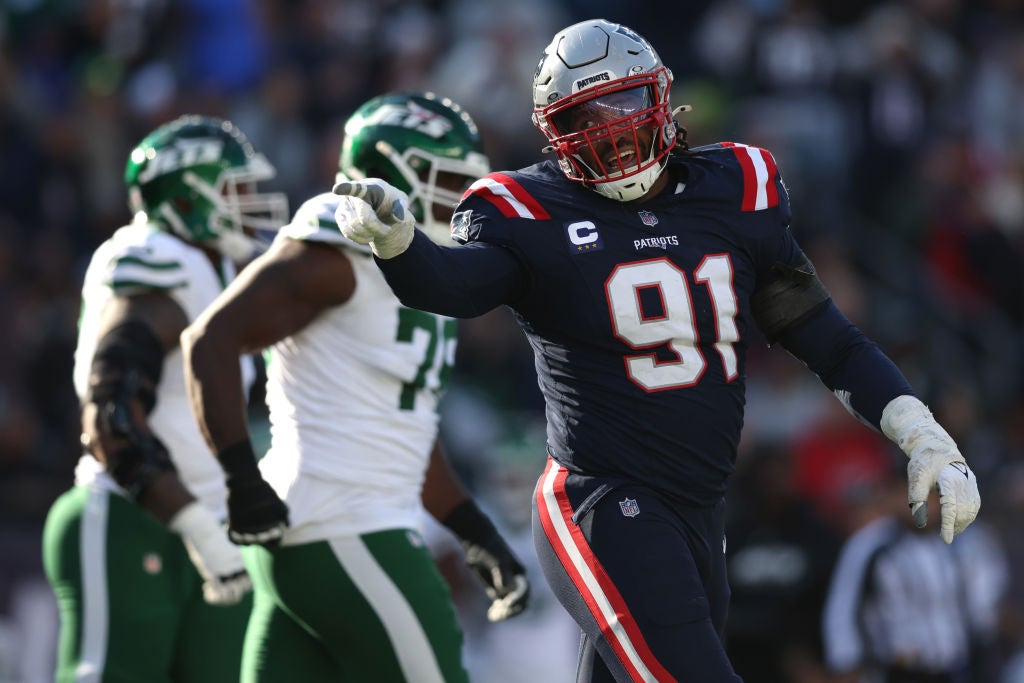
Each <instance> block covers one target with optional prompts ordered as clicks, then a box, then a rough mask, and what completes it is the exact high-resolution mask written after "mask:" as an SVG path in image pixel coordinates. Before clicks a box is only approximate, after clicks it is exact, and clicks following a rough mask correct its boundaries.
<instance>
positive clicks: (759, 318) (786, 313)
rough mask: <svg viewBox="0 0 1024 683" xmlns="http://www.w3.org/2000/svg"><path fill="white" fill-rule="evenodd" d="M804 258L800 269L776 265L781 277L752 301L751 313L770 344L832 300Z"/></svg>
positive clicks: (798, 267)
mask: <svg viewBox="0 0 1024 683" xmlns="http://www.w3.org/2000/svg"><path fill="white" fill-rule="evenodd" d="M801 258H802V260H801V262H800V263H797V264H796V265H788V264H785V263H781V262H776V263H775V264H773V265H772V270H773V271H774V272H775V273H776V275H777V276H778V277H776V278H775V279H774V280H772V281H771V282H769V283H768V284H767V285H765V286H764V287H761V288H760V289H758V290H757V291H756V292H754V294H753V296H751V297H750V312H751V313H752V314H753V316H754V321H755V322H757V326H758V327H759V328H760V329H761V331H762V332H763V333H764V336H765V337H766V338H767V339H768V343H769V344H774V343H775V342H776V341H778V339H779V337H781V336H782V333H783V332H785V331H786V330H787V329H788V328H790V327H791V326H793V325H795V324H796V323H798V322H800V321H801V320H803V319H804V318H806V317H808V316H809V315H811V314H812V313H814V312H815V311H817V310H818V309H819V308H820V307H821V306H824V305H825V304H826V303H828V301H829V299H831V298H832V297H831V296H830V295H829V293H828V290H827V289H825V285H823V284H822V283H821V280H819V279H818V276H817V274H816V273H815V272H814V266H813V265H811V262H810V260H809V259H808V258H807V257H806V256H804V255H802V254H801Z"/></svg>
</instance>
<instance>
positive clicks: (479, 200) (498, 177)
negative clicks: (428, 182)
mask: <svg viewBox="0 0 1024 683" xmlns="http://www.w3.org/2000/svg"><path fill="white" fill-rule="evenodd" d="M531 184H532V183H531V182H530V180H529V177H528V176H527V175H526V174H525V173H524V172H522V171H507V172H501V173H489V174H487V175H486V176H484V177H483V178H480V179H479V180H477V181H476V182H475V183H473V184H472V185H470V186H469V189H468V190H466V193H465V194H463V195H462V201H461V202H460V203H459V206H458V207H456V210H455V215H454V216H452V239H454V240H455V241H456V242H459V243H461V244H466V243H467V242H476V241H480V242H493V243H496V244H501V243H505V242H507V241H508V240H507V238H508V236H507V226H508V220H507V219H511V220H526V221H546V220H550V219H551V215H550V214H549V213H548V212H547V210H545V208H544V206H543V205H542V204H541V202H540V201H539V200H538V198H537V196H536V193H535V192H531V190H530V186H531Z"/></svg>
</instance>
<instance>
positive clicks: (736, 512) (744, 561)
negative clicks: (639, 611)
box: [726, 446, 840, 683]
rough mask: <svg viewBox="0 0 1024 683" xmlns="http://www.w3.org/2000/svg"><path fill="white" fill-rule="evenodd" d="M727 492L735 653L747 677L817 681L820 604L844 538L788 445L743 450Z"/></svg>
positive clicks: (729, 635)
mask: <svg viewBox="0 0 1024 683" xmlns="http://www.w3.org/2000/svg"><path fill="white" fill-rule="evenodd" d="M738 467H739V469H738V471H737V474H736V478H737V481H736V483H735V484H734V486H733V488H732V489H731V491H730V495H729V497H728V501H727V502H728V510H729V515H728V519H727V523H726V538H727V540H728V548H727V552H728V555H729V558H730V559H729V565H728V566H729V581H730V584H731V586H732V603H731V605H730V608H729V621H728V623H727V629H726V646H727V650H728V651H729V656H730V659H731V660H732V663H733V666H734V667H735V669H736V673H737V674H739V675H740V676H741V677H742V678H743V680H744V682H745V683H779V682H780V681H788V682H790V683H812V682H813V681H817V680H820V677H821V676H822V675H823V673H824V670H823V667H822V666H821V665H820V662H821V635H820V634H821V621H820V616H821V604H822V602H823V600H824V597H825V592H826V589H827V587H828V580H829V576H830V575H831V570H832V564H833V562H834V561H835V556H836V554H837V553H838V550H839V545H840V537H839V535H838V533H837V532H836V531H835V530H834V529H832V528H830V527H829V526H828V524H827V523H826V522H825V520H823V519H822V518H821V516H820V515H819V514H818V513H817V512H816V511H815V509H814V507H813V506H812V505H811V504H810V503H809V502H808V501H807V500H806V499H804V498H802V497H801V496H800V495H799V493H798V492H797V490H796V488H795V486H794V482H793V469H792V464H791V463H790V454H789V453H788V452H787V451H785V450H784V446H767V447H762V448H758V449H757V450H756V451H755V452H752V453H746V454H744V455H743V456H742V457H741V460H740V462H739V463H738Z"/></svg>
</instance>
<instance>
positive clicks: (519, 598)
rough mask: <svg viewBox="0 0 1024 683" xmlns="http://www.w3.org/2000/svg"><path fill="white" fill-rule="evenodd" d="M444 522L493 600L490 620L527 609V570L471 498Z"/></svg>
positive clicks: (460, 504)
mask: <svg viewBox="0 0 1024 683" xmlns="http://www.w3.org/2000/svg"><path fill="white" fill-rule="evenodd" d="M442 523H443V524H444V525H445V526H446V527H448V528H449V529H450V530H451V531H452V533H454V534H455V535H456V536H457V537H458V539H459V542H460V543H461V544H462V548H463V550H465V552H466V564H467V565H469V568H470V569H472V570H473V573H474V574H476V576H477V578H478V579H480V581H481V582H482V583H483V584H484V589H485V590H486V591H487V597H489V598H490V599H491V606H490V607H489V608H488V609H487V618H488V619H489V620H490V621H501V620H503V619H508V618H509V617H514V616H515V615H517V614H519V613H520V612H522V611H523V610H524V609H526V604H527V602H528V600H529V598H530V582H529V581H527V579H526V569H525V568H524V567H523V565H522V564H521V563H520V562H519V560H517V559H516V556H515V555H513V554H512V549H511V548H509V547H508V544H507V543H506V542H505V539H503V538H502V537H501V534H499V533H498V530H497V529H495V528H494V524H493V523H491V520H490V519H488V517H487V515H485V514H484V513H483V512H482V511H481V510H480V508H478V507H477V506H476V503H474V502H473V501H472V500H469V499H467V500H465V501H463V502H462V503H459V504H458V505H457V506H456V507H455V509H454V510H452V511H451V512H450V513H449V514H448V516H447V517H446V518H445V519H444V520H442Z"/></svg>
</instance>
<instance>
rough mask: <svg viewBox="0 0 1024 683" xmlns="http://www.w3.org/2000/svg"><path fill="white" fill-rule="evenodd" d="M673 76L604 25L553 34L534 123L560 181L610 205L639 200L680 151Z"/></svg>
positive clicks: (536, 87)
mask: <svg viewBox="0 0 1024 683" xmlns="http://www.w3.org/2000/svg"><path fill="white" fill-rule="evenodd" d="M671 86H672V72H671V71H670V70H669V69H668V68H667V67H666V66H665V65H664V64H662V62H661V59H660V58H659V57H658V54H657V53H656V52H655V50H654V48H653V47H652V46H651V45H650V43H648V42H647V41H646V40H645V39H644V38H643V37H641V36H640V35H639V34H637V33H636V32H634V31H633V30H631V29H629V28H627V27H625V26H621V25H619V24H613V23H611V22H608V21H606V20H604V19H592V20H588V21H583V22H580V23H577V24H573V25H572V26H570V27H568V28H566V29H563V30H562V31H559V32H558V33H557V34H556V35H555V37H554V38H552V40H551V42H550V43H549V44H548V46H547V47H546V48H544V53H543V54H542V56H541V60H540V63H539V64H538V65H537V71H536V73H535V74H534V78H533V105H534V111H533V123H534V125H536V126H537V128H539V129H540V131H541V132H542V133H543V134H544V136H545V137H546V138H547V139H548V141H549V142H550V143H551V144H550V146H549V147H546V148H545V151H553V152H555V154H556V155H557V157H558V162H559V165H560V166H561V168H562V171H563V172H564V173H565V175H566V176H567V177H569V178H570V179H572V180H576V181H579V182H581V183H584V184H585V185H587V186H588V187H591V188H592V189H593V190H595V191H596V192H598V193H599V194H602V195H604V196H606V197H609V198H611V199H616V200H619V201H632V200H634V199H637V198H639V197H642V196H643V195H645V194H646V193H647V192H648V191H649V190H650V189H651V188H652V187H653V186H654V183H655V181H657V180H658V178H659V176H660V175H661V173H662V172H663V171H664V170H665V166H666V165H667V163H668V162H667V158H666V157H667V156H668V154H669V152H671V151H672V150H673V148H676V147H677V146H678V147H680V148H682V149H685V148H686V143H685V131H682V137H681V138H680V136H679V133H680V131H681V130H682V129H680V127H679V126H678V124H677V123H676V121H675V119H674V118H673V114H674V113H678V111H681V110H683V111H685V108H680V109H677V110H676V112H672V111H671V109H670V107H671V103H670V99H669V92H670V90H671Z"/></svg>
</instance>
